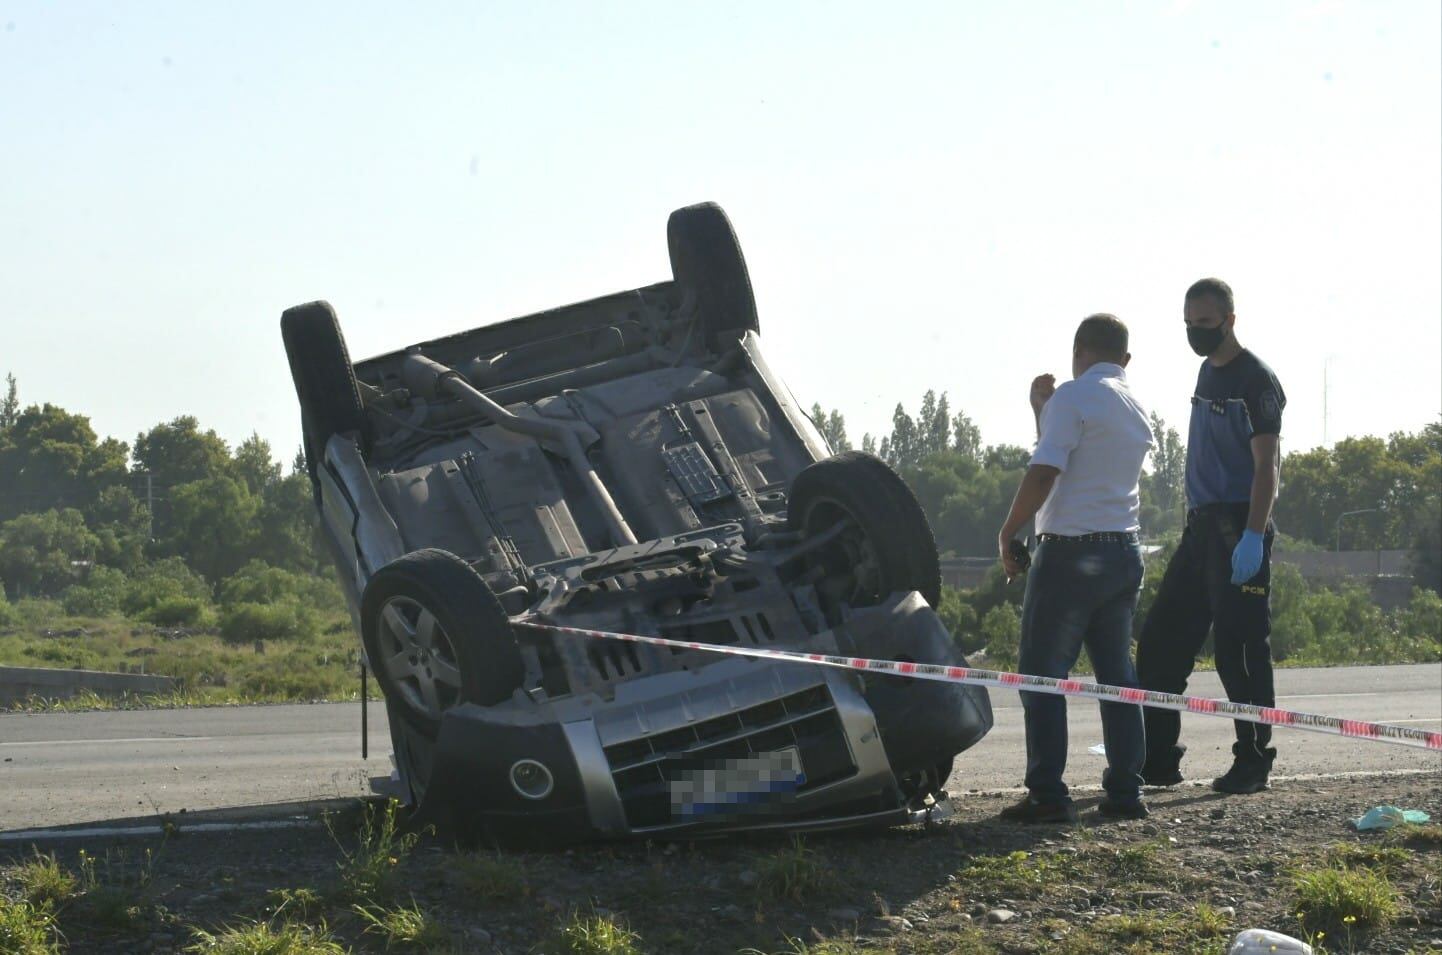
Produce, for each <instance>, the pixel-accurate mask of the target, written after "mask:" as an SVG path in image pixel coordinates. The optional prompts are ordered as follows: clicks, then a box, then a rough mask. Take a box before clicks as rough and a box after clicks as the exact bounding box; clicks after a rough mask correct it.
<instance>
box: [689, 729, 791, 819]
mask: <svg viewBox="0 0 1442 955" xmlns="http://www.w3.org/2000/svg"><path fill="white" fill-rule="evenodd" d="M805 782H806V771H805V770H804V769H803V768H802V766H801V754H800V753H799V752H797V749H796V747H795V746H788V747H786V748H785V749H780V750H776V751H775V752H771V753H757V754H756V755H754V756H748V757H745V758H743V759H717V760H710V761H707V762H702V763H693V764H692V765H690V766H687V767H686V768H682V769H677V770H676V771H675V772H673V773H672V775H671V815H672V816H674V817H677V818H681V819H699V818H704V817H707V816H715V815H722V814H727V813H755V812H768V811H774V810H776V809H778V808H780V807H781V806H783V805H785V804H787V803H789V802H790V801H791V799H792V798H793V797H794V796H795V794H796V791H797V790H798V789H799V788H800V787H801V786H802V784H803V783H805Z"/></svg>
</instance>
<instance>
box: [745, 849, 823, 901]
mask: <svg viewBox="0 0 1442 955" xmlns="http://www.w3.org/2000/svg"><path fill="white" fill-rule="evenodd" d="M832 885H833V879H832V876H831V872H830V871H829V870H828V869H827V868H826V866H825V865H824V864H823V862H822V861H821V857H820V855H819V853H817V851H816V850H815V849H812V848H811V847H810V846H808V845H807V844H806V840H804V839H802V838H801V837H800V836H796V837H794V838H792V840H791V843H790V845H788V846H787V847H786V848H784V849H780V850H778V851H776V852H775V853H773V854H771V855H769V856H767V857H765V858H764V859H762V860H761V861H760V863H759V864H758V865H757V867H756V893H757V895H758V897H760V898H762V899H766V898H770V899H786V900H790V901H792V902H804V901H806V900H807V899H808V898H811V897H813V896H815V895H817V894H819V893H822V892H825V891H826V890H828V889H830V888H831V887H832Z"/></svg>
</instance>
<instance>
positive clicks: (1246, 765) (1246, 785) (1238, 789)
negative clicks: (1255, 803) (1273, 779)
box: [1212, 761, 1272, 796]
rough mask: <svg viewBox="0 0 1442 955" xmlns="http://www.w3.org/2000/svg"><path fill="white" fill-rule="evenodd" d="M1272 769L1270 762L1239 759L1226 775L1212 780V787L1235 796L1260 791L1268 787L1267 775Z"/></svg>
mask: <svg viewBox="0 0 1442 955" xmlns="http://www.w3.org/2000/svg"><path fill="white" fill-rule="evenodd" d="M1271 771H1272V767H1271V764H1270V763H1258V762H1241V761H1237V762H1234V763H1232V768H1231V769H1229V770H1227V774H1226V775H1225V776H1218V777H1217V778H1216V779H1214V780H1212V788H1213V789H1215V790H1216V791H1217V792H1219V793H1230V794H1231V795H1234V796H1246V795H1250V794H1251V793H1259V792H1261V791H1262V790H1264V789H1266V788H1267V776H1268V775H1270V774H1271Z"/></svg>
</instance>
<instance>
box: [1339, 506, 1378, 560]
mask: <svg viewBox="0 0 1442 955" xmlns="http://www.w3.org/2000/svg"><path fill="white" fill-rule="evenodd" d="M1380 510H1381V508H1380V507H1365V508H1363V509H1362V510H1360V511H1347V512H1346V513H1344V514H1342V515H1340V516H1338V518H1337V526H1336V529H1335V533H1336V542H1335V548H1336V550H1337V552H1338V553H1341V551H1342V518H1343V517H1351V516H1352V515H1354V514H1375V513H1377V512H1378V511H1380Z"/></svg>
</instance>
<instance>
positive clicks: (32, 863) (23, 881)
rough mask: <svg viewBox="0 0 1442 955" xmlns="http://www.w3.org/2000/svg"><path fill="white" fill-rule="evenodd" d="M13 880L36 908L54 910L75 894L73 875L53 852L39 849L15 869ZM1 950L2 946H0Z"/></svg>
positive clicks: (1, 949) (0, 949)
mask: <svg viewBox="0 0 1442 955" xmlns="http://www.w3.org/2000/svg"><path fill="white" fill-rule="evenodd" d="M15 881H16V882H17V883H18V884H19V886H20V892H21V895H23V896H24V898H25V901H26V902H29V903H30V904H31V905H33V906H36V907H37V908H40V907H44V908H48V909H50V910H51V911H54V910H55V909H57V908H59V907H60V906H61V905H63V904H65V903H66V902H68V901H69V900H70V897H71V896H72V895H74V894H75V876H73V875H71V874H70V873H69V872H67V871H65V869H64V868H63V867H62V866H61V865H60V863H59V862H57V861H55V856H54V854H50V855H42V854H41V853H40V850H39V849H36V850H35V857H34V858H33V859H31V860H29V861H28V862H26V863H25V864H23V865H22V866H20V868H19V869H18V870H16V872H15ZM3 950H4V946H0V951H3Z"/></svg>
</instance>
